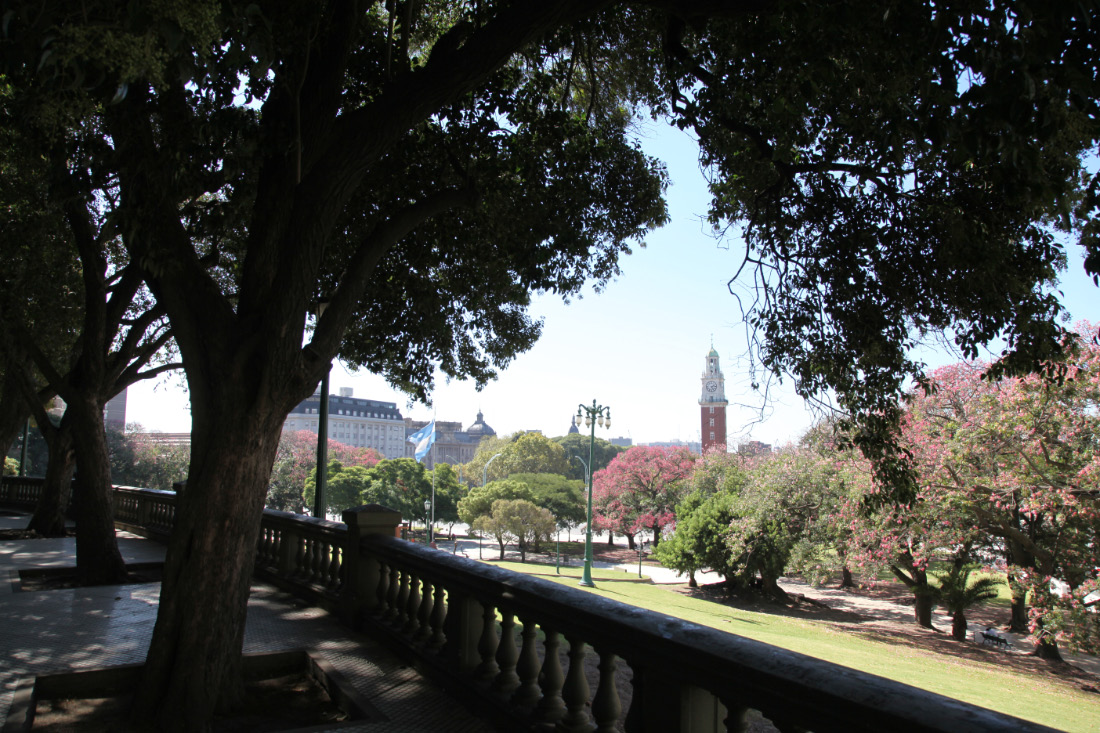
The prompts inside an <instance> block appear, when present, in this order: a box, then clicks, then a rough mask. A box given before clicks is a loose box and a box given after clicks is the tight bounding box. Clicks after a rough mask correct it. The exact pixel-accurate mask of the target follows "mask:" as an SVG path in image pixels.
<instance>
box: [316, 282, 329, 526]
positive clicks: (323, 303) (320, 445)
mask: <svg viewBox="0 0 1100 733" xmlns="http://www.w3.org/2000/svg"><path fill="white" fill-rule="evenodd" d="M327 307H328V298H321V299H320V300H318V301H317V323H318V324H320V323H321V316H323V315H324V314H325V308H327ZM330 371H332V362H331V361H330V362H329V363H328V365H327V366H326V367H325V373H324V374H323V375H321V404H320V414H319V415H318V420H317V491H316V492H315V493H314V495H313V516H315V517H320V518H321V519H324V518H325V482H326V479H327V477H328V374H329V372H330Z"/></svg>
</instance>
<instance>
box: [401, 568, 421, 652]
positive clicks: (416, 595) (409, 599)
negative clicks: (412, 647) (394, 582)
mask: <svg viewBox="0 0 1100 733" xmlns="http://www.w3.org/2000/svg"><path fill="white" fill-rule="evenodd" d="M406 575H408V576H409V592H408V595H407V596H406V598H405V612H404V613H403V614H402V615H401V617H402V618H403V619H405V623H404V625H403V626H402V627H401V632H402V633H403V634H407V635H408V636H409V637H411V638H415V637H416V633H417V631H418V630H419V628H420V618H419V616H418V615H417V614H418V613H419V612H420V578H419V577H417V575H416V574H415V573H413V572H408V573H406Z"/></svg>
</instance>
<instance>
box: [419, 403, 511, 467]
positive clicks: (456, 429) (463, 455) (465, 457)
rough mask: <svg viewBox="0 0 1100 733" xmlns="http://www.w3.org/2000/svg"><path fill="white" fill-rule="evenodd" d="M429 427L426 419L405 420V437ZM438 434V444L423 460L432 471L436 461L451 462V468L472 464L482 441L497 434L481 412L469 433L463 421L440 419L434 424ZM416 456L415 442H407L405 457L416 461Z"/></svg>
mask: <svg viewBox="0 0 1100 733" xmlns="http://www.w3.org/2000/svg"><path fill="white" fill-rule="evenodd" d="M427 424H428V423H427V421H425V420H413V419H412V418H405V435H406V436H408V435H411V434H412V433H414V432H416V431H417V430H419V429H420V428H422V427H424V426H425V425H427ZM435 431H436V433H435V434H436V438H435V442H434V443H433V444H432V447H431V450H429V451H428V455H427V456H425V457H424V460H423V461H422V463H423V464H424V468H427V469H429V470H431V469H432V468H433V467H434V466H435V464H436V463H437V462H439V463H450V464H451V465H458V464H460V463H469V462H470V460H471V459H472V458H473V457H474V455H475V454H476V453H477V445H478V443H480V442H481V439H482V438H487V437H491V436H494V435H496V434H497V431H495V430H493V429H492V428H491V427H489V425H488V423H486V422H485V416H484V415H482V414H481V410H478V412H477V420H476V421H475V422H474V424H473V425H471V426H470V427H469V428H467V429H466V430H463V429H462V423H460V422H445V421H443V420H437V421H436V423H435ZM414 456H415V446H413V444H412V443H408V442H406V443H405V457H406V458H413V457H414Z"/></svg>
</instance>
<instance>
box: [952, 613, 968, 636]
mask: <svg viewBox="0 0 1100 733" xmlns="http://www.w3.org/2000/svg"><path fill="white" fill-rule="evenodd" d="M951 636H952V637H954V638H955V639H956V640H957V641H966V614H964V613H963V612H962V611H955V613H954V614H952V615H951Z"/></svg>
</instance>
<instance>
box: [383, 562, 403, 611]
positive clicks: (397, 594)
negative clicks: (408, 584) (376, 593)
mask: <svg viewBox="0 0 1100 733" xmlns="http://www.w3.org/2000/svg"><path fill="white" fill-rule="evenodd" d="M400 599H401V570H400V568H398V567H397V565H395V564H393V563H390V582H389V591H388V594H387V595H386V615H385V619H386V621H388V622H390V623H393V622H394V620H395V619H397V617H398V616H400V615H401V609H400V608H399V607H398V605H397V604H398V603H399V601H400Z"/></svg>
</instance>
